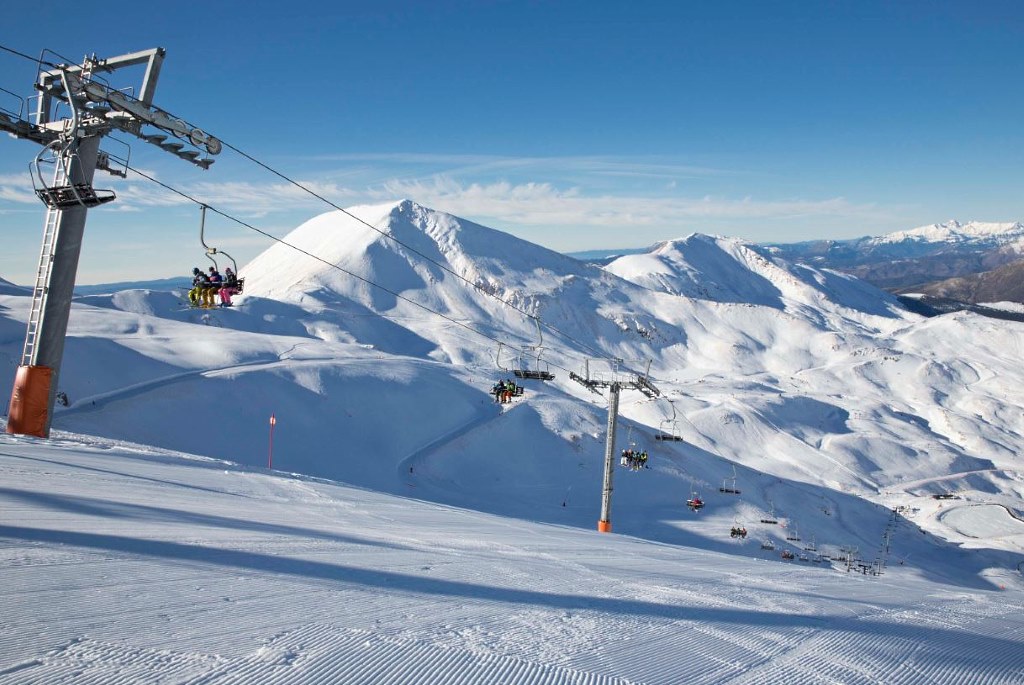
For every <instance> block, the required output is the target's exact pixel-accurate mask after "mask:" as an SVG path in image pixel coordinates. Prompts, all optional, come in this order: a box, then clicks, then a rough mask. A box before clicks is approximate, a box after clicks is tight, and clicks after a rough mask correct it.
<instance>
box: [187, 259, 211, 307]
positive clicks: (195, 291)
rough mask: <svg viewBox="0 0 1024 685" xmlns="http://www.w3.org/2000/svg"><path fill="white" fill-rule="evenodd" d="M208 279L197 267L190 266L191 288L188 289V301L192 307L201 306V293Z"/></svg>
mask: <svg viewBox="0 0 1024 685" xmlns="http://www.w3.org/2000/svg"><path fill="white" fill-rule="evenodd" d="M208 282H209V279H208V278H207V277H206V274H204V273H203V272H202V271H200V270H199V267H198V266H196V267H193V268H192V289H191V290H189V291H188V302H189V304H190V305H192V306H193V307H201V306H202V304H203V303H202V300H203V293H204V292H205V290H206V284H207V283H208Z"/></svg>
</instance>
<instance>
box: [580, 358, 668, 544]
mask: <svg viewBox="0 0 1024 685" xmlns="http://www.w3.org/2000/svg"><path fill="white" fill-rule="evenodd" d="M611 362H612V367H613V374H612V377H611V378H599V377H593V378H592V377H591V376H590V360H589V359H588V360H585V361H584V372H583V375H582V376H580V375H579V374H577V373H573V372H569V378H571V379H572V380H574V381H576V382H577V383H579V384H580V385H582V386H583V387H585V388H587V389H588V390H590V391H591V392H593V393H596V394H598V395H600V394H601V391H600V390H599V389H598V388H608V391H609V392H608V432H607V438H606V440H605V446H604V482H603V484H602V486H601V518H600V519H598V521H597V530H598V531H600V532H602V533H610V532H611V531H612V476H613V475H614V474H615V432H616V428H617V427H618V422H619V394H620V393H621V392H622V390H623V389H626V390H637V391H639V392H641V393H643V394H644V395H646V396H647V397H650V398H652V399H653V398H655V397H658V396H659V395H661V391H660V390H658V388H656V387H655V386H654V384H653V383H651V381H650V371H651V362H650V360H648V361H647V368H646V370H645V372H644V373H643V374H638V373H628V374H625V375H622V376H621V377H620V374H619V373H618V368H619V367H620V366H621V365H622V364H623V361H622V360H621V359H613V360H611Z"/></svg>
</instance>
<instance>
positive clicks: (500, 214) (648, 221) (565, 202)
mask: <svg viewBox="0 0 1024 685" xmlns="http://www.w3.org/2000/svg"><path fill="white" fill-rule="evenodd" d="M374 193H375V194H376V199H380V200H385V199H389V198H395V197H409V198H412V199H415V200H417V201H418V202H421V203H423V204H426V205H430V206H433V207H436V208H438V209H443V210H445V211H448V212H451V213H453V214H460V215H463V216H486V217H492V218H495V219H499V220H501V221H504V222H510V223H513V224H521V225H532V226H542V225H545V226H559V225H569V226H671V225H673V224H679V223H680V222H682V221H684V220H692V219H737V220H739V219H743V220H748V219H758V218H763V219H769V218H770V219H779V218H795V217H807V216H834V215H851V214H855V213H858V212H862V211H868V210H870V209H871V208H870V207H868V206H855V205H852V204H851V203H849V202H848V201H846V200H845V199H843V198H829V199H825V200H803V199H784V200H757V199H754V198H751V197H745V198H739V199H730V198H719V197H711V196H704V197H699V198H686V197H676V196H660V197H649V196H636V195H601V196H589V195H586V194H584V193H582V192H581V191H580V189H579V188H568V189H558V188H555V187H554V186H552V185H551V184H548V183H523V184H511V183H508V182H497V183H491V184H487V185H483V184H478V183H470V184H463V183H461V182H459V181H456V180H454V179H451V178H447V177H439V178H434V179H430V180H427V181H412V182H405V181H394V182H390V183H387V184H385V185H384V186H383V187H382V188H381V189H379V190H376V191H374Z"/></svg>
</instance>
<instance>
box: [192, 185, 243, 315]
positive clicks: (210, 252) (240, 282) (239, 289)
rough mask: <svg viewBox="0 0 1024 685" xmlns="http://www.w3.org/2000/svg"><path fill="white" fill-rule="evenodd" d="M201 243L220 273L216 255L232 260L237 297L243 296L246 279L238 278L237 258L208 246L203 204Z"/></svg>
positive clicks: (208, 257)
mask: <svg viewBox="0 0 1024 685" xmlns="http://www.w3.org/2000/svg"><path fill="white" fill-rule="evenodd" d="M199 242H200V243H202V245H203V249H204V250H206V258H207V259H209V260H210V261H211V262H213V267H214V268H215V269H216V270H217V271H218V272H219V271H220V265H219V264H217V259H216V258H215V257H214V255H217V254H222V255H224V256H225V257H227V258H228V259H230V260H231V267H232V271H234V273H235V277H236V278H237V280H236V282H235V295H241V294H242V288H243V287H244V285H245V279H244V278H238V262H236V261H235V258H234V257H232V256H231V255H229V254H228V253H227V252H225V251H224V250H218V249H217V248H216V247H211V246H210V245H207V244H206V205H203V204H201V205H199Z"/></svg>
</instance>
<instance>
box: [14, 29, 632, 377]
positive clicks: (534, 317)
mask: <svg viewBox="0 0 1024 685" xmlns="http://www.w3.org/2000/svg"><path fill="white" fill-rule="evenodd" d="M0 49H3V50H5V51H6V52H9V53H11V54H14V55H17V56H19V57H23V58H25V59H28V60H31V61H33V62H35V63H37V64H44V65H46V66H49V67H51V68H59V66H60V65H56V64H52V63H50V62H47V61H45V60H42V59H37V58H34V57H31V56H30V55H26V54H25V53H22V52H19V51H17V50H14V49H12V48H9V47H6V46H4V45H2V44H0ZM54 54H56V53H54ZM124 96H125V97H126V98H128V99H135V98H133V96H131V95H130V94H127V93H124ZM182 121H184V120H182ZM185 123H186V124H187V123H188V122H187V121H186V122H185ZM219 140H220V142H221V143H222V144H223V146H224V147H226V148H229V149H230V150H232V151H234V152H235V153H237V154H238V155H240V156H242V157H244V158H245V159H247V160H249V161H250V162H252V163H253V164H256V165H257V166H259V167H261V168H263V169H265V170H266V171H268V172H269V173H271V174H273V175H275V176H277V177H278V178H280V179H282V180H284V181H286V182H287V183H289V184H291V185H293V186H295V187H296V188H299V189H300V190H302V191H303V192H305V193H307V194H309V195H311V196H313V197H315V198H316V199H318V200H320V201H321V202H324V203H325V204H327V205H328V206H330V207H332V208H334V209H336V210H338V211H339V212H341V213H343V214H345V215H346V216H348V217H350V218H352V219H353V220H355V221H357V222H359V223H361V224H363V225H364V226H366V227H367V228H370V229H371V230H373V231H376V232H377V233H379V234H381V235H382V236H384V237H385V238H388V239H390V240H392V241H393V242H395V243H396V244H398V245H401V246H402V247H404V248H406V249H407V250H409V251H411V252H413V253H414V254H416V255H418V256H420V257H422V258H423V259H426V260H427V261H429V262H430V263H432V264H434V265H435V266H437V267H438V268H440V269H441V270H443V271H445V272H446V273H449V274H451V275H452V276H454V277H455V278H458V279H459V280H461V281H463V282H465V283H466V284H467V285H469V286H470V287H472V288H473V289H474V290H477V291H479V292H481V293H483V294H484V295H487V296H489V297H491V298H493V299H495V300H497V301H498V302H500V303H501V304H503V305H505V306H506V307H509V308H510V309H513V310H515V311H517V312H519V313H520V314H522V315H523V316H525V317H527V318H528V319H532V320H533V321H535V322H536V323H537V325H538V326H542V327H544V328H546V329H548V330H549V331H552V332H554V333H557V334H558V335H560V336H562V337H563V338H564V339H566V340H568V341H570V342H573V343H575V344H576V345H578V346H579V347H580V348H582V349H585V350H587V351H589V352H591V353H593V354H594V355H595V356H596V357H601V358H604V357H606V353H605V352H603V351H602V350H599V349H598V348H596V347H594V346H593V345H591V344H589V343H587V342H586V341H583V340H579V339H578V338H575V337H574V336H572V335H569V334H568V333H566V332H565V331H562V330H561V329H559V328H558V327H557V326H554V325H552V324H550V323H546V322H544V321H543V320H542V319H541V318H540V317H539V316H537V315H535V314H531V313H529V312H527V311H526V310H525V309H523V308H522V307H519V306H518V305H516V304H515V303H513V302H509V301H508V300H505V299H503V298H501V297H499V296H498V295H496V294H495V293H492V292H490V291H489V290H487V289H485V288H484V287H482V286H481V285H479V284H477V283H474V282H473V281H471V280H469V279H468V278H466V277H465V276H463V275H462V274H459V273H458V272H456V271H454V270H452V269H451V268H450V267H448V266H447V265H445V264H442V263H441V262H438V261H437V260H435V259H433V258H432V257H430V256H429V255H426V254H424V253H422V252H420V251H419V250H417V249H416V248H415V247H412V246H411V245H408V244H406V243H404V242H403V241H401V240H399V239H398V238H396V237H395V236H393V235H391V234H390V233H388V232H387V231H384V230H382V229H380V228H378V227H377V226H374V225H373V224H371V223H369V222H368V221H366V220H365V219H362V218H360V217H358V216H356V215H354V214H352V213H351V212H349V211H348V210H346V209H345V208H344V207H341V206H339V205H338V204H336V203H334V202H332V201H331V200H330V199H328V198H326V197H324V196H323V195H320V194H319V193H317V192H316V191H314V190H312V189H311V188H309V187H307V186H305V185H303V184H302V183H300V182H298V181H296V180H294V179H293V178H291V177H289V176H287V175H285V174H283V173H281V172H280V171H277V170H276V169H274V168H273V167H271V166H270V165H268V164H266V163H264V162H262V161H260V160H258V159H256V158H255V157H253V156H252V155H250V154H248V153H247V152H245V151H243V150H241V149H239V148H237V147H235V146H234V145H232V144H231V143H228V142H226V141H224V140H223V139H219ZM125 167H126V168H129V169H131V170H132V171H134V172H135V173H137V174H139V175H140V176H142V177H144V178H147V179H149V180H151V181H153V182H154V183H157V184H158V185H161V186H163V187H164V188H166V189H167V190H170V191H172V192H174V193H177V194H179V195H181V196H182V197H185V198H187V199H189V200H191V201H192V202H196V203H197V204H205V203H202V202H200V201H199V200H196V199H195V198H192V197H190V196H188V195H186V194H185V193H183V192H181V191H179V190H177V189H175V188H171V187H170V186H167V185H166V184H164V183H162V182H160V181H158V180H156V179H155V178H153V177H151V176H148V175H146V174H144V173H143V172H141V171H139V170H137V169H133V168H131V167H128V165H127V164H125ZM207 206H208V207H209V205H207ZM210 209H211V210H213V211H214V212H215V213H217V214H220V215H221V216H224V217H225V218H228V219H230V220H232V221H235V222H236V223H238V224H240V225H242V226H245V227H246V228H249V229H251V230H254V231H257V232H258V233H261V234H263V235H265V236H267V237H268V238H270V239H272V240H275V241H278V242H281V243H283V244H286V245H288V246H289V247H292V248H294V249H296V250H298V251H300V252H305V250H302V249H301V248H299V247H297V246H294V245H291V244H290V243H287V242H285V241H284V240H282V239H280V238H277V237H276V236H273V235H271V234H269V233H266V232H264V231H262V230H260V229H258V228H256V227H255V226H251V225H249V224H247V223H245V222H243V221H241V220H240V219H237V218H235V217H233V216H230V215H228V214H226V213H224V212H222V211H220V210H217V209H215V208H213V207H210ZM306 254H308V255H309V256H311V257H313V258H314V259H317V260H319V261H322V262H324V263H325V264H328V265H330V266H332V267H334V268H336V269H338V270H340V271H343V272H345V273H347V274H349V275H351V276H353V277H355V278H357V279H359V280H362V281H365V282H366V283H369V284H371V285H374V286H376V287H379V288H382V289H383V290H385V291H387V292H388V293H390V294H392V295H396V297H399V298H401V299H406V298H404V297H402V296H401V295H397V294H396V293H393V292H392V291H390V290H388V289H387V288H386V287H384V286H380V285H379V284H376V283H372V282H371V281H368V280H367V279H365V278H363V277H362V276H358V275H357V274H353V273H351V272H348V271H345V270H344V269H342V268H341V267H339V266H337V265H336V264H332V263H331V262H328V261H326V260H324V259H322V258H320V257H318V256H316V255H314V254H312V253H309V252H306ZM406 301H408V302H410V303H412V304H415V305H416V306H418V307H421V308H423V309H427V310H428V311H433V310H430V309H429V308H427V307H425V306H424V305H421V304H419V303H417V302H413V301H412V300H406ZM433 313H435V314H438V315H439V316H442V317H444V318H446V319H448V320H450V321H453V322H455V321H454V320H453V319H451V318H450V317H448V316H446V315H444V314H441V313H440V312H433ZM455 323H458V322H455ZM459 325H460V326H463V327H464V328H469V329H470V330H473V329H472V328H471V327H469V326H467V325H466V324H462V323H459ZM474 332H479V331H474ZM480 334H481V335H483V336H484V337H486V338H489V339H491V340H494V342H500V341H499V340H497V339H494V338H492V337H491V336H488V335H487V334H484V333H480ZM620 363H621V362H620ZM552 366H555V367H556V368H559V369H562V367H560V366H558V365H554V364H553V365H552ZM623 368H625V369H626V370H630V369H628V367H625V366H623ZM562 370H563V371H566V372H568V369H562ZM630 371H631V370H630ZM631 372H632V371H631ZM633 373H636V372H633ZM637 375H641V374H637Z"/></svg>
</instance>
